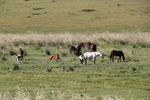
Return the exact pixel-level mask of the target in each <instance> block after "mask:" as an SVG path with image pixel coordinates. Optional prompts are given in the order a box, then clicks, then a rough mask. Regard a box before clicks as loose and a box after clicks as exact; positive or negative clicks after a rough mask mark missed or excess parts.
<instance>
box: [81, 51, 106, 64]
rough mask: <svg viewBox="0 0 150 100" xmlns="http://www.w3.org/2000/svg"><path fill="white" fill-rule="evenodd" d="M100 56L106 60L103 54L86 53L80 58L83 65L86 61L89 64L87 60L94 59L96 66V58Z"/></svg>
mask: <svg viewBox="0 0 150 100" xmlns="http://www.w3.org/2000/svg"><path fill="white" fill-rule="evenodd" d="M97 56H99V57H100V58H104V55H103V54H102V53H101V52H85V53H84V54H83V55H80V56H79V59H80V62H81V64H83V62H84V61H85V64H87V59H88V58H89V59H93V62H94V64H95V61H96V57H97Z"/></svg>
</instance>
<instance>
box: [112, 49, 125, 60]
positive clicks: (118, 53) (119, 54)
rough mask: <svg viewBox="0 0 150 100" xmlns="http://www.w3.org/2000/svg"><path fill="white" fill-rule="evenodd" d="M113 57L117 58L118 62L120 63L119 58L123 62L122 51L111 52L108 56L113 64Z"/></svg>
mask: <svg viewBox="0 0 150 100" xmlns="http://www.w3.org/2000/svg"><path fill="white" fill-rule="evenodd" d="M114 56H119V58H118V62H119V61H120V62H121V58H122V59H123V61H124V62H125V57H124V53H123V52H122V51H117V50H112V51H111V54H110V61H111V60H112V62H114Z"/></svg>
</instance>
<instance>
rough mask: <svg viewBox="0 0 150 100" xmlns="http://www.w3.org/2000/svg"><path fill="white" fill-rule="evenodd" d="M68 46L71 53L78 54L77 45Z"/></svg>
mask: <svg viewBox="0 0 150 100" xmlns="http://www.w3.org/2000/svg"><path fill="white" fill-rule="evenodd" d="M68 48H69V52H70V53H71V54H74V55H75V54H76V50H77V48H76V47H75V46H70V45H69V46H68Z"/></svg>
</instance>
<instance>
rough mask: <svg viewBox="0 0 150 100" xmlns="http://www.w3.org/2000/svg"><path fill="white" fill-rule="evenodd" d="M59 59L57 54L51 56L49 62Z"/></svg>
mask: <svg viewBox="0 0 150 100" xmlns="http://www.w3.org/2000/svg"><path fill="white" fill-rule="evenodd" d="M58 59H59V54H57V55H56V56H51V57H50V58H49V60H55V61H56V60H58Z"/></svg>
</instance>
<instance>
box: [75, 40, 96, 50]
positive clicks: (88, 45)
mask: <svg viewBox="0 0 150 100" xmlns="http://www.w3.org/2000/svg"><path fill="white" fill-rule="evenodd" d="M78 45H80V46H81V47H84V48H85V47H86V48H87V49H88V51H89V52H95V51H97V45H96V44H93V43H91V42H81V43H78Z"/></svg>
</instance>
